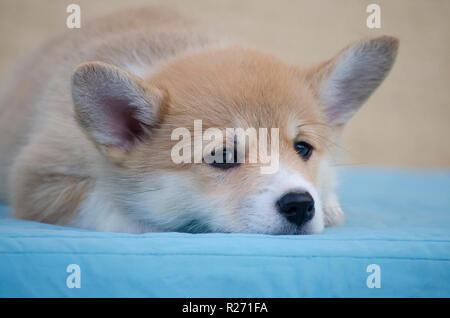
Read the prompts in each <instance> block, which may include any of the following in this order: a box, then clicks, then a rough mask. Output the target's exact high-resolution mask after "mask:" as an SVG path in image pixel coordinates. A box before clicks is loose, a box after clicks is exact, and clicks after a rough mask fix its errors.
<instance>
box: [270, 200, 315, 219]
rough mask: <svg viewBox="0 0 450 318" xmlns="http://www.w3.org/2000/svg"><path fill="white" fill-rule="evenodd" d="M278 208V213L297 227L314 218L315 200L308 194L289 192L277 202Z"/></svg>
mask: <svg viewBox="0 0 450 318" xmlns="http://www.w3.org/2000/svg"><path fill="white" fill-rule="evenodd" d="M276 206H277V209H278V212H280V213H281V214H282V215H283V216H284V217H285V218H286V219H287V220H288V221H289V222H291V223H294V224H296V225H297V226H301V225H303V224H305V223H306V222H308V221H309V220H311V219H312V218H313V217H314V199H313V198H312V196H311V195H310V194H309V193H308V192H289V193H287V194H285V195H283V196H282V197H281V198H280V199H279V200H278V201H277V202H276Z"/></svg>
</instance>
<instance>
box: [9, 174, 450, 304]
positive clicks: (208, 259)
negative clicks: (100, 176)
mask: <svg viewBox="0 0 450 318" xmlns="http://www.w3.org/2000/svg"><path fill="white" fill-rule="evenodd" d="M340 175H341V185H340V187H339V193H340V198H341V201H342V206H343V209H344V210H345V212H346V216H347V221H346V223H345V224H344V225H343V226H340V227H334V228H329V229H326V230H325V232H324V234H322V235H308V236H268V235H246V234H245V235H242V234H196V235H193V234H182V233H150V234H142V235H132V234H119V233H101V232H96V231H87V230H81V229H74V228H67V227H61V226H53V225H48V224H40V223H35V222H28V221H19V220H13V219H8V218H7V217H6V216H7V215H8V214H9V213H10V211H9V209H8V208H7V207H4V206H3V207H2V208H0V211H1V212H0V213H1V214H2V217H0V296H1V297H450V283H449V282H450V172H449V171H414V170H411V171H405V170H402V171H398V170H386V169H376V168H371V169H367V168H366V169H362V168H358V169H355V168H353V169H346V170H343V171H341V172H340ZM70 264H77V265H78V266H79V269H80V273H79V275H78V272H75V273H72V272H67V271H66V270H67V267H68V266H69V265H70ZM371 264H376V265H378V267H377V268H378V269H379V270H377V271H375V272H367V268H368V266H369V265H371ZM75 274H77V275H78V276H76V277H77V278H78V277H79V278H80V281H79V282H80V285H79V286H80V288H69V287H73V284H72V285H71V284H70V282H71V281H72V278H74V276H71V275H75ZM373 275H376V276H377V275H378V276H377V277H375V276H373ZM68 278H69V284H68V283H67V280H68ZM368 278H369V279H368ZM368 280H369V282H372V283H374V282H377V283H379V285H378V286H379V288H376V287H377V285H375V287H374V286H373V284H369V285H368V284H367V281H368ZM72 282H73V281H72ZM369 287H373V288H369Z"/></svg>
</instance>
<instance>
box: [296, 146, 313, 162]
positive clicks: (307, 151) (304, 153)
mask: <svg viewBox="0 0 450 318" xmlns="http://www.w3.org/2000/svg"><path fill="white" fill-rule="evenodd" d="M294 148H295V151H297V153H298V154H299V155H300V157H302V159H303V160H305V161H307V160H308V159H309V157H311V155H312V152H313V147H312V146H311V145H310V144H308V143H307V142H305V141H298V142H296V143H295V144H294Z"/></svg>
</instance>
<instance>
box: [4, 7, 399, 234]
mask: <svg viewBox="0 0 450 318" xmlns="http://www.w3.org/2000/svg"><path fill="white" fill-rule="evenodd" d="M201 30H202V29H201V28H200V27H197V26H196V25H195V24H194V23H192V22H189V21H187V20H185V19H184V18H181V17H179V16H178V15H177V14H176V13H173V12H171V11H170V10H166V9H162V8H156V9H155V8H150V9H145V10H144V9H140V10H128V11H125V12H122V13H118V14H116V15H115V16H110V17H105V18H103V19H100V20H98V21H94V22H92V24H90V25H86V26H83V28H82V29H81V30H71V31H68V32H66V33H65V34H64V35H62V36H61V37H59V38H57V39H55V40H53V41H52V42H50V43H49V44H47V45H45V46H44V47H43V48H41V49H40V50H39V51H37V52H36V53H34V55H32V57H31V58H29V59H28V61H25V62H24V63H22V66H21V67H20V68H19V69H18V70H17V71H15V73H14V74H13V77H12V78H10V80H9V83H7V85H6V86H5V89H4V90H3V91H4V93H3V95H2V96H0V136H1V138H0V177H1V178H2V180H5V179H6V178H8V183H6V182H4V183H2V184H0V197H1V199H3V200H6V199H7V200H8V202H9V203H10V204H12V206H13V208H14V211H15V214H14V216H15V217H17V218H22V219H31V220H37V221H42V222H48V223H57V224H71V222H72V221H74V220H75V219H76V218H77V214H78V213H79V211H80V209H81V208H80V206H81V205H82V203H83V202H84V201H85V200H86V199H87V197H88V195H89V193H92V192H93V191H94V188H95V189H99V188H101V189H102V191H103V190H104V191H103V192H102V193H107V195H106V196H107V197H108V198H109V199H110V200H108V201H109V202H108V204H111V205H112V206H114V207H117V210H118V211H119V214H123V215H127V214H130V213H131V214H132V213H133V211H132V210H133V209H134V207H135V205H134V204H136V202H138V201H139V197H138V194H139V193H140V192H142V191H151V190H148V189H143V188H142V187H141V185H142V184H144V183H145V182H150V181H151V180H152V178H153V177H152V176H155V177H154V178H156V177H157V176H159V175H164V174H167V175H172V174H179V175H180V178H181V176H183V178H184V179H183V180H184V182H189V184H190V185H191V186H192V187H193V188H195V191H196V192H195V193H196V194H198V195H199V198H202V199H200V200H199V201H202V200H203V199H205V200H210V201H211V202H210V203H206V202H203V201H202V202H199V203H198V206H194V203H192V202H191V203H189V202H188V200H187V199H186V197H184V196H183V195H182V194H181V195H179V196H178V197H173V198H172V199H171V200H172V202H171V203H172V204H173V209H171V207H167V211H166V214H165V216H161V218H166V219H165V220H164V219H156V217H149V220H150V221H149V222H153V223H155V224H156V223H158V222H159V223H161V224H160V225H158V226H155V228H156V230H176V227H174V226H172V227H169V226H167V227H165V226H164V224H165V223H164V222H166V221H167V222H166V223H169V221H172V219H173V218H176V217H179V218H181V219H182V218H183V217H182V216H177V214H176V213H177V211H175V210H179V209H180V207H182V206H183V204H185V205H187V206H186V207H185V208H186V209H187V210H189V209H192V210H195V209H201V207H203V206H205V205H208V204H209V205H208V208H207V210H208V209H209V210H220V208H221V206H223V205H224V204H226V206H227V210H228V211H229V212H228V213H229V214H230V215H229V216H227V217H229V218H234V219H235V220H241V219H242V218H243V216H242V215H240V214H241V213H242V208H243V206H244V203H243V202H244V201H245V200H244V199H245V198H246V197H247V196H250V195H252V193H254V192H255V191H256V190H255V189H258V188H260V187H262V186H263V185H264V184H265V183H266V182H267V180H268V179H267V178H266V177H264V176H262V175H261V174H259V172H258V169H259V166H258V165H251V164H248V165H243V166H242V167H241V168H239V170H234V171H229V172H228V173H226V174H224V173H223V171H218V170H217V169H214V168H211V167H208V166H207V165H205V164H197V165H196V164H192V165H176V164H174V163H173V162H172V161H171V160H170V151H171V148H172V146H173V145H174V143H175V142H173V141H170V135H171V132H172V130H173V129H174V128H177V127H187V128H188V129H190V130H191V131H192V129H193V123H194V120H197V119H202V120H203V129H206V128H208V127H220V128H225V127H242V128H248V127H256V128H257V127H266V128H271V127H279V128H280V164H282V165H283V167H287V168H289V169H290V170H292V171H296V172H298V173H299V174H301V175H302V176H303V177H304V178H305V179H306V180H307V181H309V182H311V183H312V184H314V185H315V186H317V187H318V188H323V189H326V191H325V190H324V191H322V192H321V193H320V196H321V199H323V200H324V202H325V201H327V200H328V199H329V198H328V196H329V197H330V198H332V199H333V200H335V199H334V197H333V196H334V193H331V192H332V188H333V187H332V185H331V183H332V181H331V180H330V181H328V179H327V176H328V175H329V173H328V172H325V171H328V170H326V169H325V168H321V167H322V166H324V165H326V164H325V162H326V160H327V158H328V157H329V154H330V150H331V149H332V148H333V145H334V142H335V139H334V136H335V133H336V127H332V126H331V125H330V124H329V122H328V121H327V118H326V115H325V114H324V112H323V111H322V110H321V100H320V85H321V83H323V81H324V80H325V79H326V78H327V77H328V76H329V75H330V73H331V68H330V65H332V64H333V62H332V61H331V62H327V63H324V64H322V65H320V66H319V67H317V68H311V69H300V68H298V67H294V66H289V65H287V64H286V63H284V62H282V61H280V60H278V59H277V58H276V57H274V56H271V55H268V54H264V53H261V52H258V51H256V50H253V49H249V48H244V47H242V46H239V45H231V44H230V45H224V44H223V41H221V40H220V38H219V37H216V36H212V35H210V34H209V33H206V32H201ZM395 49H396V48H395ZM90 61H99V62H102V63H107V64H98V63H95V62H90ZM81 63H85V64H83V65H84V69H80V68H78V69H77V70H76V71H75V73H74V70H75V68H76V67H77V65H79V64H81ZM86 63H87V64H86ZM99 65H100V66H99ZM108 65H113V66H114V68H117V70H124V73H123V74H124V75H123V76H124V78H129V79H130V81H131V82H132V83H138V84H136V85H138V86H139V88H138V89H139V90H142V91H143V92H145V94H148V97H149V99H151V98H152V96H156V95H158V94H160V95H159V97H158V98H157V99H155V100H157V102H156V103H157V105H156V106H155V107H157V114H158V115H155V116H156V117H155V118H153V119H152V122H151V123H149V125H150V126H151V132H150V134H149V135H150V137H149V138H145V139H144V140H142V141H141V142H139V143H137V144H136V145H134V146H133V147H132V148H131V149H126V150H124V149H120V148H119V147H115V146H113V145H111V144H108V143H107V142H105V143H103V142H102V141H101V140H100V141H99V140H97V139H95V138H92V136H91V134H90V130H89V128H88V127H87V126H86V125H87V124H86V123H85V122H83V120H81V119H80V118H79V117H77V116H76V114H75V113H74V105H73V101H72V94H71V86H70V78H71V76H72V74H75V75H73V76H75V77H76V76H78V78H81V77H80V76H89V75H94V72H96V68H98V67H104V68H105V69H106V70H108V68H109V66H108ZM136 69H139V72H141V73H142V74H133V73H134V72H135V70H136ZM109 70H110V71H111V72H112V73H114V70H115V69H114V70H113V68H112V66H111V69H109ZM89 72H92V74H91V73H89ZM119 72H121V71H119ZM121 74H122V73H121ZM140 77H142V79H141V78H140ZM72 78H74V77H72ZM75 80H76V79H75ZM78 82H80V81H78ZM131 82H130V83H131ZM75 85H81V84H75ZM82 85H88V83H85V84H82ZM133 85H134V84H133ZM81 89H83V87H81ZM373 89H374V88H373ZM74 94H75V96H74V98H75V101H77V96H78V95H77V94H78V93H76V92H75V93H74ZM79 94H81V93H79ZM155 94H156V95H155ZM367 97H368V96H367ZM155 98H156V97H155ZM80 100H83V99H82V96H81V95H80ZM155 114H156V113H155ZM76 117H77V118H78V122H77V120H76ZM80 126H81V127H80ZM295 140H305V141H308V142H309V143H311V144H312V145H313V146H314V155H313V156H312V157H311V160H310V161H308V163H305V162H304V161H302V160H300V159H299V158H298V155H297V154H296V153H295V151H294V149H293V146H292V145H293V142H294V141H295ZM254 146H255V145H251V147H254ZM149 180H150V181H149ZM154 180H156V179H154ZM7 185H8V188H7ZM156 187H158V185H156ZM200 193H201V195H200ZM196 194H195V195H196ZM183 200H184V201H183ZM131 201H133V202H131ZM186 202H188V203H186ZM333 202H334V201H333ZM189 204H191V205H192V206H191V205H189ZM202 204H203V205H202ZM333 204H334V203H333ZM336 204H337V201H336ZM336 204H335V205H336ZM205 209H206V208H205ZM324 209H325V210H326V207H324ZM335 212H336V211H331V212H330V213H331V214H332V213H335ZM220 213H223V211H222V212H220ZM336 213H337V214H339V215H340V214H341V212H340V209H339V210H338V211H337V212H336ZM325 214H326V211H325ZM331 214H330V215H331ZM202 217H205V218H207V217H208V216H207V215H206V216H205V215H203V216H202ZM338 217H340V216H338ZM334 218H335V217H334V216H330V217H329V218H327V217H326V216H325V221H326V223H327V224H328V225H331V224H334V223H337V221H336V220H335V219H334ZM239 222H240V221H239ZM239 222H238V221H236V224H239V225H236V227H235V230H233V231H243V232H246V231H251V230H249V227H248V226H245V225H244V224H242V222H243V221H242V222H241V223H239ZM181 223H182V222H181V221H180V224H181ZM180 226H181V225H180ZM86 227H89V226H86ZM213 230H215V231H221V230H223V231H227V229H222V228H221V227H220V226H218V227H216V228H213ZM273 232H274V233H276V232H277V230H273Z"/></svg>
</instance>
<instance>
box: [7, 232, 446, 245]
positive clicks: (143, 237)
mask: <svg viewBox="0 0 450 318" xmlns="http://www.w3.org/2000/svg"><path fill="white" fill-rule="evenodd" d="M2 238H13V239H27V238H59V239H64V238H68V239H72V238H76V239H104V240H105V239H107V240H109V239H151V240H158V239H160V240H179V239H192V238H193V239H197V240H202V239H207V240H211V239H228V240H229V239H230V236H214V237H196V235H195V234H192V236H189V237H151V236H139V234H136V236H132V235H130V236H111V237H103V236H77V235H70V236H64V235H61V236H60V235H30V236H28V235H25V236H19V235H17V236H15V235H6V236H3V237H2V236H1V235H0V240H1V239H2ZM242 238H251V237H249V236H245V237H242ZM252 239H257V237H253V238H252ZM259 239H263V240H266V239H270V240H289V241H334V242H335V241H342V242H354V241H358V242H360V241H385V242H436V243H450V239H447V240H427V239H423V240H421V239H415V240H414V239H384V238H356V239H341V238H329V239H327V238H322V239H319V238H317V239H313V238H306V237H302V238H288V237H271V236H266V237H259Z"/></svg>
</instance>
